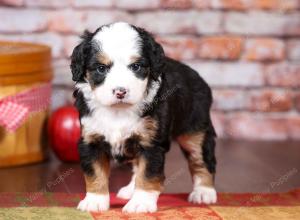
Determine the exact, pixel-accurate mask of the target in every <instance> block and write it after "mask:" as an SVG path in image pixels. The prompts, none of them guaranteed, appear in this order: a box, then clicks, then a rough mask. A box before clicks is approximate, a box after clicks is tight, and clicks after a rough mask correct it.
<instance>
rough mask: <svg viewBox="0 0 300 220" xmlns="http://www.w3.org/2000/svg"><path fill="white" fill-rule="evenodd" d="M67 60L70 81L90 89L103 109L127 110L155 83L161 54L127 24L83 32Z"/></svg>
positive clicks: (149, 38) (142, 33)
mask: <svg viewBox="0 0 300 220" xmlns="http://www.w3.org/2000/svg"><path fill="white" fill-rule="evenodd" d="M82 38H83V41H82V42H81V43H80V44H79V45H78V46H76V47H75V49H74V51H73V54H72V56H71V70H72V74H73V80H74V81H75V82H78V83H86V84H87V85H88V86H90V89H91V91H92V95H93V97H94V98H95V99H96V100H97V101H98V102H99V103H100V104H102V105H104V106H111V107H118V106H130V105H134V104H137V103H139V102H140V101H142V100H143V98H144V97H145V95H146V94H147V89H148V87H149V85H151V82H153V81H155V80H157V79H158V77H159V75H160V73H161V72H160V70H161V67H162V65H163V59H164V51H163V49H162V47H161V46H160V45H159V44H158V43H157V42H155V40H154V39H153V37H152V36H151V35H150V34H149V33H148V32H146V31H145V30H144V29H141V28H138V27H135V26H132V25H129V24H127V23H121V22H120V23H114V24H110V25H105V26H102V27H100V28H99V29H98V30H96V31H95V32H94V33H89V32H85V34H84V35H83V37H82Z"/></svg>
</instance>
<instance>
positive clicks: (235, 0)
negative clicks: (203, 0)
mask: <svg viewBox="0 0 300 220" xmlns="http://www.w3.org/2000/svg"><path fill="white" fill-rule="evenodd" d="M250 3H251V1H244V0H214V1H211V5H212V7H213V8H217V9H233V10H244V9H247V8H249V6H250Z"/></svg>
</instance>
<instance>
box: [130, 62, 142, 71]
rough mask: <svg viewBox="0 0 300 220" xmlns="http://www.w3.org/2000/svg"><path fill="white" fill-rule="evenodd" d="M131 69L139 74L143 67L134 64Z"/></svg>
mask: <svg viewBox="0 0 300 220" xmlns="http://www.w3.org/2000/svg"><path fill="white" fill-rule="evenodd" d="M130 69H131V70H132V71H133V72H138V71H139V70H140V69H141V65H140V64H138V63H133V64H131V65H130Z"/></svg>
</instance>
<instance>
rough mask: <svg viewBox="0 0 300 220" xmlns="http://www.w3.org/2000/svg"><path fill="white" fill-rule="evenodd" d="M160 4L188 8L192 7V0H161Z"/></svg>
mask: <svg viewBox="0 0 300 220" xmlns="http://www.w3.org/2000/svg"><path fill="white" fill-rule="evenodd" d="M160 5H161V7H163V8H175V9H176V8H180V9H187V8H191V7H192V0H161V2H160Z"/></svg>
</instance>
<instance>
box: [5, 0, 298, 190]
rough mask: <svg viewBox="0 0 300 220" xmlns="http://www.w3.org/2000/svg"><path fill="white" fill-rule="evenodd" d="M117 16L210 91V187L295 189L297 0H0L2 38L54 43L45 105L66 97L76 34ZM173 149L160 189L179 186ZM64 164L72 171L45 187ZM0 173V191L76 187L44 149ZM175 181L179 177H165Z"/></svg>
mask: <svg viewBox="0 0 300 220" xmlns="http://www.w3.org/2000/svg"><path fill="white" fill-rule="evenodd" d="M116 21H126V22H129V23H132V24H134V25H138V26H141V27H143V28H145V29H147V30H148V31H150V32H152V33H153V34H154V35H155V37H156V39H157V40H158V41H159V42H160V43H161V44H162V45H163V47H164V49H165V52H166V54H167V55H168V56H171V57H173V58H175V59H178V60H181V61H183V62H185V63H187V64H189V65H190V66H192V67H193V68H194V69H196V70H197V71H198V72H199V73H200V75H201V76H202V77H203V78H204V79H205V80H206V81H207V82H208V83H209V84H210V85H211V87H212V88H213V96H214V104H213V111H212V118H213V121H214V125H215V127H216V129H217V133H218V136H219V139H218V145H217V146H218V147H217V158H218V168H217V170H218V172H217V176H216V187H217V190H218V191H221V192H222V191H223V192H275V191H286V190H290V189H294V188H297V187H299V186H300V176H299V172H298V170H299V169H300V159H299V157H300V153H299V151H300V142H299V141H300V0H151V1H150V0H149V1H146V0H52V1H47V0H0V41H1V40H2V41H3V40H9V41H25V42H33V43H43V44H46V45H49V46H50V47H51V48H52V66H53V70H54V80H53V94H52V101H51V110H52V111H54V110H57V109H58V108H59V107H61V106H65V105H70V104H72V103H73V98H72V91H73V86H74V83H73V82H72V81H71V73H70V68H69V65H70V59H69V57H70V55H71V53H72V50H73V48H74V47H75V45H77V44H78V43H79V42H80V38H79V36H80V35H81V34H82V32H83V31H84V30H85V29H88V30H89V31H95V30H96V29H97V28H98V27H99V26H101V25H104V24H108V23H112V22H116ZM0 69H1V68H0ZM0 95H1V92H0ZM65 115H69V113H68V112H67V113H65ZM73 116H74V114H73ZM75 118H76V117H75ZM58 121H62V120H58ZM32 126H33V127H34V125H32ZM23 127H24V126H23ZM22 129H23V128H22ZM29 130H31V132H33V133H34V132H35V131H34V130H38V129H36V128H35V129H29ZM0 133H1V132H0ZM23 134H24V133H22V135H23ZM59 134H62V135H65V133H64V132H61V131H58V133H57V134H54V136H53V137H52V139H55V138H57V137H59ZM78 135H79V133H78ZM23 136H24V135H23ZM0 137H1V135H0ZM66 138H67V137H66ZM62 143H63V144H62V145H64V147H69V146H70V145H69V144H65V142H62ZM74 143H75V144H74ZM72 146H73V147H74V149H75V148H76V140H75V142H74V141H73V145H72ZM6 147H7V148H10V146H6ZM173 149H174V150H172V152H171V154H169V156H168V159H169V160H167V166H166V167H167V168H166V173H167V178H169V181H168V184H167V185H168V186H167V187H166V192H187V191H189V189H190V188H191V181H190V178H189V174H188V171H187V166H186V163H185V162H184V160H183V158H181V159H182V160H180V161H181V162H178V160H177V158H179V157H182V156H181V154H180V151H179V149H178V148H173ZM73 151H74V150H73ZM74 152H75V151H74ZM61 155H63V156H65V155H67V154H66V153H64V152H63V151H62V152H61ZM168 161H169V162H168ZM70 170H72V172H73V171H74V173H75V174H76V175H69V174H68V175H67V177H64V178H63V181H62V184H61V183H59V184H55V185H52V186H51V187H47V186H48V183H49V181H50V183H52V182H53V181H54V180H55V178H58V177H60V176H61V174H62V173H65V172H66V171H70ZM0 174H1V175H2V180H3V181H0V191H9V192H10V191H13V192H14V191H25V192H28V191H29V192H32V191H41V190H43V189H44V188H45V189H46V190H47V191H54V192H55V191H59V192H68V193H70V192H84V181H83V178H82V174H81V172H80V168H79V165H78V164H67V163H61V162H59V161H58V160H57V159H56V158H55V157H53V155H52V154H51V155H50V160H49V161H47V162H44V163H41V164H36V165H30V166H24V167H17V168H5V169H2V170H1V172H0ZM178 178H180V179H181V180H185V181H173V180H175V179H178ZM111 179H113V181H111V184H113V185H112V186H111V189H112V191H117V190H118V189H119V188H120V187H121V186H123V185H125V184H126V183H127V182H128V181H129V179H130V169H129V168H115V171H114V172H112V177H111ZM170 179H171V180H170ZM282 179H283V180H282ZM274 183H275V184H274Z"/></svg>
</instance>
